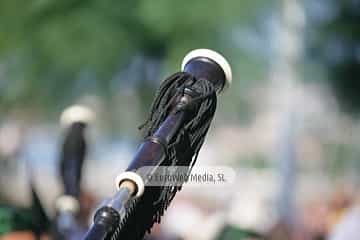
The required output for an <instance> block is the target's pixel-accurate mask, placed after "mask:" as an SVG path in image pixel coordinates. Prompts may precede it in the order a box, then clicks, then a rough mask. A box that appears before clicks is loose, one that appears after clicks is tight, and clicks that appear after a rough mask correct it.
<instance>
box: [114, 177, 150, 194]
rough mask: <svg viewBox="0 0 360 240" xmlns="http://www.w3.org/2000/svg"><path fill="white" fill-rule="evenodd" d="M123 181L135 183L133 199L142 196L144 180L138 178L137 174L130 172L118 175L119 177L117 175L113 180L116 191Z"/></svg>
mask: <svg viewBox="0 0 360 240" xmlns="http://www.w3.org/2000/svg"><path fill="white" fill-rule="evenodd" d="M125 180H129V181H132V182H133V183H135V185H136V189H137V191H136V196H135V197H137V198H138V197H141V196H142V195H143V193H144V190H145V183H144V180H143V179H142V178H141V177H140V175H138V174H137V173H134V172H130V171H128V172H123V173H120V175H118V176H117V177H116V179H115V183H116V188H117V189H118V190H119V188H120V184H121V182H123V181H125Z"/></svg>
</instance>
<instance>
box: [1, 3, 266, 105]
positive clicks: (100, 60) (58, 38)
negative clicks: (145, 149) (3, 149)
mask: <svg viewBox="0 0 360 240" xmlns="http://www.w3.org/2000/svg"><path fill="white" fill-rule="evenodd" d="M266 4H269V2H268V1H266V2H265V1H261V0H252V1H241V2H239V1H237V0H225V1H217V0H208V1H203V0H193V1H169V0H156V1H146V0H121V1H120V0H102V1H96V0H87V1H85V0H62V1H57V0H34V1H25V0H2V1H0V63H1V64H2V65H0V66H1V67H2V70H3V71H0V78H1V88H0V111H1V108H3V109H4V108H5V109H6V108H10V107H14V106H22V107H23V106H27V107H30V106H36V107H38V108H40V109H44V110H47V109H54V108H55V109H56V106H63V105H66V104H69V103H71V101H74V99H76V96H77V95H81V94H83V93H85V92H87V91H89V90H90V89H93V90H94V89H95V91H96V94H97V95H102V96H105V97H108V96H110V94H109V91H110V89H109V88H111V87H110V82H111V81H112V80H113V78H114V76H115V75H116V74H118V73H119V72H120V71H121V70H122V69H124V68H125V67H126V66H127V65H128V64H129V62H131V57H132V56H136V55H138V56H144V57H146V58H147V59H157V60H159V61H163V60H164V59H166V60H167V61H166V64H165V66H176V68H177V69H178V65H179V59H182V57H183V55H184V54H185V53H186V52H187V51H189V50H191V49H193V48H204V47H205V48H216V49H219V50H222V49H223V50H225V52H228V53H230V54H231V53H232V51H233V50H232V46H231V45H229V41H227V40H226V39H228V36H224V35H226V34H225V33H226V32H228V30H229V29H231V28H233V26H234V25H238V24H239V23H249V22H250V21H251V19H253V18H254V16H255V12H256V11H255V10H257V9H258V8H259V7H261V6H264V5H266ZM139 71H144V69H141V67H140V69H139ZM155 71H157V72H159V71H160V69H155ZM84 75H89V76H91V77H85V80H84V77H83V76H84ZM145 78H146V77H144V79H139V84H137V88H138V89H139V96H140V97H142V96H145V95H148V94H145V95H144V94H143V93H141V91H140V89H144V88H145V87H147V89H149V88H148V87H149V83H148V82H147V80H146V79H145ZM81 79H82V80H81ZM121 81H122V82H123V84H126V81H125V80H124V81H123V80H121ZM153 83H154V82H152V84H153ZM79 85H81V87H78V86H79ZM150 87H151V83H150ZM147 91H148V90H147ZM146 102H148V99H146ZM54 106H55V107H54ZM56 110H58V109H56Z"/></svg>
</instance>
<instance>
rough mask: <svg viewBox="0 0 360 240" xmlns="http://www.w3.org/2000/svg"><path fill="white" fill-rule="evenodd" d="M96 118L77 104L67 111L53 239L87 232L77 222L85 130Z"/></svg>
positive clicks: (63, 119)
mask: <svg viewBox="0 0 360 240" xmlns="http://www.w3.org/2000/svg"><path fill="white" fill-rule="evenodd" d="M93 119H94V113H93V112H92V111H91V110H90V109H89V108H87V107H84V106H80V105H74V106H71V107H69V108H67V109H65V110H64V112H63V113H62V115H61V119H60V122H61V125H62V127H63V128H64V131H65V133H64V139H63V144H62V148H61V151H60V159H59V175H60V179H61V181H62V186H63V193H62V194H61V195H60V196H59V197H58V198H57V199H56V203H55V206H56V217H55V219H54V223H53V225H54V227H53V231H52V238H53V239H55V240H71V239H74V240H75V239H80V238H81V237H82V236H83V234H84V230H83V229H82V227H81V226H80V225H79V223H78V215H79V211H80V201H79V197H80V194H81V189H80V183H81V177H82V168H83V164H84V160H85V157H86V153H87V141H86V129H87V128H88V125H89V124H90V123H91V122H92V120H93Z"/></svg>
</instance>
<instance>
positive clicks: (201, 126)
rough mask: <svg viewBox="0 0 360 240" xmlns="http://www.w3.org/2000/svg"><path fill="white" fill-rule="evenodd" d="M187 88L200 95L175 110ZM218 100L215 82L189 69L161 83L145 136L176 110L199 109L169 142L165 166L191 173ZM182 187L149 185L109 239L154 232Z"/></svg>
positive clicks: (130, 204) (134, 237) (131, 239)
mask: <svg viewBox="0 0 360 240" xmlns="http://www.w3.org/2000/svg"><path fill="white" fill-rule="evenodd" d="M185 88H187V89H190V90H192V91H193V92H195V93H196V97H194V98H192V100H191V101H190V102H189V103H187V104H185V105H183V106H181V107H180V108H178V109H175V110H174V103H175V101H176V100H178V99H180V97H181V96H183V95H184V90H185ZM216 101H217V98H216V92H215V89H214V87H213V85H212V83H210V82H209V81H207V80H205V79H195V78H194V76H192V75H191V74H189V73H185V72H179V73H175V74H174V75H172V76H171V77H169V78H168V79H166V80H165V81H164V82H163V83H162V84H161V86H160V90H159V91H158V93H157V95H156V97H155V100H154V102H153V104H152V107H151V111H150V116H149V118H148V120H147V121H146V122H145V123H144V124H143V125H142V126H140V129H143V130H144V132H145V136H144V138H147V137H149V136H152V135H153V134H154V132H155V131H156V130H157V129H158V128H159V126H160V125H161V124H162V123H163V122H164V120H165V119H166V117H167V116H169V114H172V113H174V111H175V112H177V111H182V110H185V109H187V108H191V109H195V112H194V113H193V114H192V115H191V118H190V119H187V121H186V123H185V124H184V125H183V126H182V128H181V129H180V131H179V133H178V135H177V137H176V138H174V139H172V140H171V142H170V143H169V145H168V149H167V153H168V154H167V157H166V159H165V160H164V161H163V162H162V163H161V166H182V167H188V173H190V171H191V169H192V167H193V165H194V164H195V162H196V159H197V156H198V153H199V151H200V148H201V146H202V144H203V142H204V140H205V136H206V133H207V131H208V129H209V127H210V123H211V121H212V119H213V116H214V114H215V110H216ZM179 190H181V186H178V185H177V186H156V187H146V188H145V192H144V194H143V196H142V197H141V198H140V199H137V200H132V201H129V202H128V205H127V207H126V212H127V214H126V216H125V218H124V219H123V220H122V222H121V223H120V226H119V227H118V228H117V229H116V230H115V232H114V233H113V234H111V236H109V237H108V238H107V239H111V240H120V239H121V240H124V239H127V240H137V239H143V237H144V235H145V233H146V232H150V230H151V227H152V226H153V224H154V223H156V222H157V223H159V222H160V220H161V216H163V214H164V212H165V210H166V209H167V207H168V206H169V204H170V202H171V201H172V199H173V198H174V197H175V194H176V192H177V191H179Z"/></svg>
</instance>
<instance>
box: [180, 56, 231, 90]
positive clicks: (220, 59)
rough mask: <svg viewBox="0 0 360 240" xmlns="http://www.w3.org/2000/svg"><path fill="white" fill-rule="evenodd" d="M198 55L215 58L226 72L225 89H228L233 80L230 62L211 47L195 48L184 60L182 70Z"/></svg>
mask: <svg viewBox="0 0 360 240" xmlns="http://www.w3.org/2000/svg"><path fill="white" fill-rule="evenodd" d="M197 57H205V58H209V59H211V60H213V61H214V62H216V63H217V64H218V65H219V66H220V67H221V69H222V70H223V72H224V74H225V85H224V88H223V89H226V88H227V87H229V86H230V84H231V81H232V71H231V67H230V64H229V63H228V61H226V59H225V58H224V57H223V56H222V55H221V54H219V53H217V52H215V51H213V50H210V49H195V50H193V51H191V52H189V53H188V54H187V55H186V56H185V57H184V60H183V61H182V64H181V70H182V71H184V68H185V66H186V64H187V63H188V62H189V61H190V60H191V59H194V58H197Z"/></svg>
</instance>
